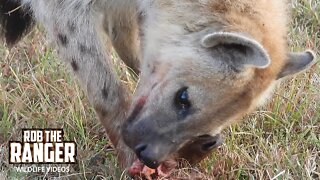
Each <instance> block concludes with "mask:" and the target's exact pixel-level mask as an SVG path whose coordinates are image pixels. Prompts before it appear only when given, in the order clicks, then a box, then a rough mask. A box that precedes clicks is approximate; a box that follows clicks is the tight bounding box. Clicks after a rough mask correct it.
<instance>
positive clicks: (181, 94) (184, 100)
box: [174, 87, 191, 114]
mask: <svg viewBox="0 0 320 180" xmlns="http://www.w3.org/2000/svg"><path fill="white" fill-rule="evenodd" d="M174 103H175V106H176V107H177V108H178V109H179V110H180V111H181V112H180V113H182V114H185V113H186V112H187V111H188V109H189V108H190V107H191V103H190V101H189V94H188V88H187V87H184V88H181V89H180V90H179V91H178V92H177V94H176V97H175V101H174Z"/></svg>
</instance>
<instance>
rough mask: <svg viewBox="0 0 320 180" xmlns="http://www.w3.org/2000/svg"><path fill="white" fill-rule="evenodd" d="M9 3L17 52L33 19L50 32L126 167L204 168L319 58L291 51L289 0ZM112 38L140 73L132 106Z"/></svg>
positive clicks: (9, 37)
mask: <svg viewBox="0 0 320 180" xmlns="http://www.w3.org/2000/svg"><path fill="white" fill-rule="evenodd" d="M20 4H22V7H20V8H18V9H16V10H15V11H12V12H11V14H10V13H9V14H7V12H9V11H10V10H12V9H15V8H16V7H19V6H20ZM0 5H1V8H0V9H1V13H2V14H1V23H2V33H3V35H4V37H5V40H6V42H7V44H8V45H9V46H11V45H13V44H14V43H16V42H17V41H18V40H19V39H20V38H21V37H22V35H23V34H25V33H26V32H27V31H28V29H30V28H31V27H32V25H33V24H34V22H35V21H34V19H35V20H36V22H40V23H42V24H43V26H44V27H45V29H46V31H47V34H48V37H49V38H50V39H51V40H52V41H53V42H54V43H55V44H56V48H57V50H58V53H59V56H60V58H61V59H63V60H65V62H66V63H67V64H68V65H69V66H70V68H71V69H72V70H73V72H74V74H75V75H76V76H77V78H78V79H79V81H80V83H81V85H82V87H83V89H84V90H85V91H86V93H87V96H88V99H89V100H90V102H91V104H92V106H93V107H94V109H95V111H96V113H97V115H98V116H99V118H100V120H101V122H102V124H103V125H104V127H105V129H106V131H107V133H108V135H109V138H110V139H111V141H112V142H113V143H114V145H115V147H116V148H117V150H118V153H119V159H120V162H121V163H122V164H123V166H125V167H128V166H129V165H130V164H131V163H132V162H133V160H134V158H135V155H136V156H137V157H138V158H139V159H140V160H141V162H143V164H145V165H147V166H148V167H151V168H156V167H158V166H159V165H160V164H161V163H163V162H165V161H166V160H168V159H169V158H171V157H184V158H186V159H188V160H190V161H194V162H196V161H199V160H201V159H202V158H203V156H204V155H206V154H207V153H208V152H210V150H211V149H212V148H214V147H216V146H217V142H218V141H219V139H220V138H219V133H220V132H221V130H222V129H224V128H225V127H227V126H229V125H230V124H231V123H234V122H237V121H238V120H239V119H241V117H243V116H244V115H245V114H247V113H249V112H250V111H252V110H254V109H255V108H256V107H257V106H259V105H261V104H263V102H264V101H265V100H266V99H267V97H268V96H269V94H271V92H272V89H273V87H274V85H275V84H277V83H278V82H279V81H280V80H281V79H282V78H284V77H286V76H289V75H292V74H295V73H298V72H300V71H302V70H304V69H307V68H308V67H309V66H310V65H312V64H313V62H314V59H315V58H314V54H313V53H312V52H311V51H306V52H301V53H290V52H288V47H287V39H286V38H287V18H288V17H287V12H286V8H287V5H286V1H285V0H269V1H267V0H256V1H251V0H100V1H98V0H20V1H19V0H17V1H11V0H4V1H2V2H1V4H0ZM106 35H107V36H106ZM106 37H107V38H106ZM106 39H109V40H110V41H111V42H112V45H113V47H114V48H115V49H116V51H117V53H118V54H119V56H120V57H121V59H122V60H123V61H124V62H125V63H126V64H127V65H128V66H129V67H131V68H132V69H133V70H134V71H135V72H137V73H140V81H139V83H138V87H137V90H136V91H135V93H134V95H133V97H132V100H131V95H130V93H129V92H128V90H127V88H126V87H125V86H124V85H123V84H121V82H120V81H119V79H118V78H117V76H116V74H115V72H114V70H113V67H112V62H111V61H110V56H109V51H108V50H107V49H109V47H108V43H106ZM120 107H121V108H120ZM132 152H135V155H134V154H133V153H132Z"/></svg>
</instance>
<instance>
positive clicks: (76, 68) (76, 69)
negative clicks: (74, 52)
mask: <svg viewBox="0 0 320 180" xmlns="http://www.w3.org/2000/svg"><path fill="white" fill-rule="evenodd" d="M71 67H72V69H73V70H74V71H78V69H79V67H78V64H77V63H76V61H75V60H72V61H71Z"/></svg>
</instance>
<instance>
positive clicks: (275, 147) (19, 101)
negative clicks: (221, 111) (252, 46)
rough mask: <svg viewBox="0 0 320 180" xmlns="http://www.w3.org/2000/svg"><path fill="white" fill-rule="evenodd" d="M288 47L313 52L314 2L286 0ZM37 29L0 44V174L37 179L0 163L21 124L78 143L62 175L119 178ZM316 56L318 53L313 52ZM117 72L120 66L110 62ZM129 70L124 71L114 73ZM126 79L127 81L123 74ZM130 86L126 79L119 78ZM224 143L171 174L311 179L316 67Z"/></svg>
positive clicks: (319, 15) (318, 139)
mask: <svg viewBox="0 0 320 180" xmlns="http://www.w3.org/2000/svg"><path fill="white" fill-rule="evenodd" d="M291 4H292V7H293V10H292V16H293V18H292V22H291V30H290V32H289V37H290V38H289V44H290V47H291V48H292V51H302V50H304V49H313V50H319V49H320V30H319V29H320V2H319V1H318V0H293V1H292V3H291ZM47 47H48V46H47V45H46V43H45V38H44V36H43V34H42V33H40V32H39V31H38V30H34V31H33V32H32V33H31V35H30V36H29V37H28V38H26V39H25V40H24V41H23V42H21V43H20V44H19V45H18V46H17V47H15V48H13V49H11V50H10V52H9V51H8V50H7V49H6V48H4V47H3V46H0V57H1V60H0V67H1V68H0V179H3V178H4V177H8V178H9V179H20V178H26V179H28V178H37V177H38V178H41V177H42V176H43V175H42V174H34V173H33V174H32V173H30V174H23V173H17V172H15V171H14V170H13V166H11V165H9V164H8V159H7V158H8V149H7V147H8V141H9V140H19V138H20V137H21V134H20V133H21V131H20V129H21V128H26V127H29V128H31V127H37V128H48V127H50V128H63V129H64V131H65V138H66V139H67V140H73V141H76V143H77V145H78V160H79V163H78V164H77V165H72V166H71V169H72V171H71V172H70V173H68V174H48V175H47V177H57V176H61V177H65V179H75V178H79V177H81V178H83V179H119V178H120V177H121V176H122V173H123V172H122V171H121V170H120V169H119V168H118V166H117V161H116V158H115V156H114V151H113V150H112V147H111V145H110V144H109V141H108V139H107V137H106V136H105V133H104V129H103V127H102V126H101V125H100V124H99V121H98V119H97V117H96V116H95V114H94V112H93V110H92V108H91V106H90V105H89V103H88V100H87V99H86V97H85V94H84V93H83V92H82V90H81V89H80V87H79V86H78V84H77V82H75V81H74V80H73V77H72V76H71V75H70V74H71V73H69V72H68V70H67V69H66V68H65V66H64V65H63V64H62V63H61V62H60V61H59V60H56V56H55V52H53V50H52V49H48V48H47ZM318 57H319V56H318ZM118 67H119V68H118V69H117V71H119V73H120V72H121V69H123V68H122V67H123V65H122V64H119V63H118ZM128 74H130V73H127V72H124V73H123V74H122V75H125V76H126V75H128ZM128 79H132V77H129V78H128ZM125 82H126V83H127V84H128V85H130V86H131V87H134V84H135V83H134V81H132V80H129V81H127V80H126V81H125ZM224 134H225V139H226V140H225V144H224V145H223V146H222V147H221V148H219V149H218V150H217V151H216V152H215V153H213V154H212V155H211V157H210V158H208V159H206V160H205V161H203V162H202V163H201V164H200V165H198V166H197V167H193V168H189V169H184V170H182V171H179V172H177V174H179V175H181V176H184V177H191V176H193V177H199V178H200V179H201V178H202V179H204V178H206V179H319V178H320V64H319V63H318V64H317V65H315V66H313V67H312V69H311V70H309V71H308V72H306V73H303V74H300V75H298V76H296V77H295V78H292V79H288V80H286V81H285V82H283V83H282V84H281V86H280V87H279V88H278V89H277V91H276V93H275V95H274V96H273V99H272V100H271V101H270V103H268V104H267V105H266V106H264V107H263V108H261V109H260V110H258V111H256V112H254V113H253V114H251V115H249V116H247V117H246V118H245V121H244V122H243V123H241V124H239V125H234V126H232V127H230V128H229V129H227V130H225V132H224Z"/></svg>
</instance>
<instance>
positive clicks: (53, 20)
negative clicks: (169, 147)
mask: <svg viewBox="0 0 320 180" xmlns="http://www.w3.org/2000/svg"><path fill="white" fill-rule="evenodd" d="M137 9H138V8H137V3H136V2H135V1H129V0H127V1H116V0H111V1H102V2H99V3H97V2H96V1H90V0H87V1H82V0H78V1H77V0H64V1H62V0H59V1H58V0H54V1H45V0H43V1H42V0H41V1H38V0H34V1H33V0H23V1H18V0H17V1H11V0H7V1H2V2H1V3H0V14H1V15H0V33H1V35H2V36H3V39H4V41H5V42H6V44H7V46H8V47H12V46H13V45H15V44H16V43H17V42H18V41H19V40H20V39H21V38H22V37H23V36H24V35H26V34H27V33H28V32H29V31H30V30H31V29H32V27H33V26H34V25H35V23H36V22H40V23H41V24H42V25H43V26H44V27H45V30H46V33H47V36H48V38H49V39H50V40H51V42H53V44H55V47H56V49H57V52H58V55H59V57H60V58H61V59H63V60H64V61H65V62H66V64H68V65H69V67H70V69H71V70H72V71H73V72H74V74H75V76H76V77H77V79H78V80H79V82H80V84H81V85H82V88H83V90H85V91H86V94H87V96H88V99H89V101H90V103H91V104H92V106H93V107H94V109H95V111H96V113H97V115H98V116H99V119H100V121H101V123H102V124H103V126H104V127H105V129H106V131H107V134H108V136H109V138H110V140H111V142H112V143H113V145H114V146H115V148H116V150H117V154H118V158H119V162H120V165H121V166H122V167H128V166H130V165H131V164H132V162H133V160H134V158H135V155H134V153H133V151H132V150H130V149H129V148H128V147H127V146H126V145H125V144H124V143H123V141H122V139H121V134H120V130H121V127H122V124H123V122H124V120H125V119H126V113H127V111H128V108H129V105H130V93H129V92H128V90H127V88H126V87H125V86H123V84H121V83H120V80H119V79H118V77H117V75H116V73H115V71H114V69H113V65H112V62H111V61H110V60H111V57H110V52H109V49H110V43H108V41H111V42H112V45H113V47H114V48H115V49H116V51H117V53H118V55H119V56H120V57H121V59H122V60H123V61H124V62H125V63H126V64H127V66H128V67H130V68H131V69H132V70H133V71H134V72H136V73H137V74H139V64H140V57H139V56H140V53H139V51H140V40H139V36H140V29H139V24H140V22H141V20H142V18H143V16H144V12H142V11H138V10H137ZM106 34H107V36H108V39H106V38H105V37H104V36H105V35H106ZM212 141H213V142H215V147H217V146H219V145H220V144H221V139H220V137H219V136H214V137H212V136H207V137H206V138H204V137H201V138H199V139H198V140H197V141H195V142H193V143H191V144H190V143H189V145H188V146H190V147H191V146H192V148H187V147H185V148H182V149H181V156H179V157H181V158H184V159H187V160H189V161H190V162H194V163H195V162H198V161H200V160H201V159H203V157H205V156H206V155H207V154H208V153H209V152H210V151H211V149H212V148H210V149H208V150H206V151H204V150H202V149H200V147H199V144H203V143H208V142H212ZM190 154H194V155H193V156H190ZM188 156H190V158H188Z"/></svg>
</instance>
